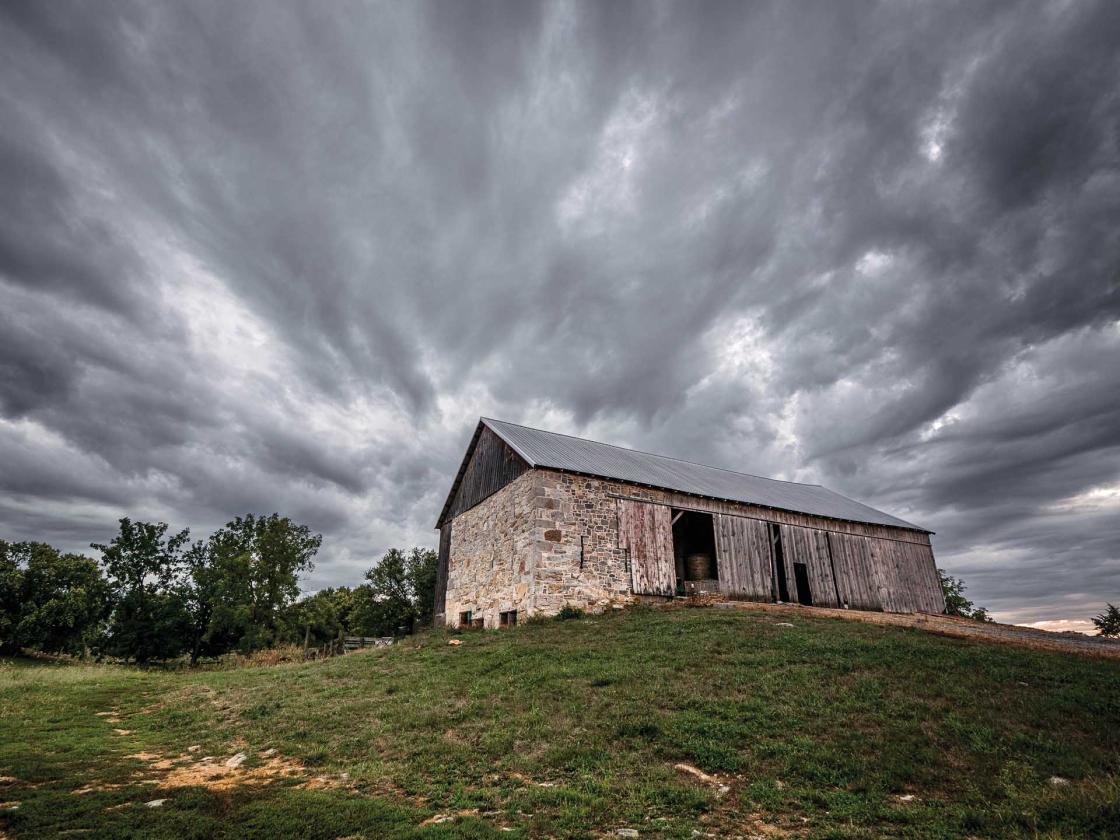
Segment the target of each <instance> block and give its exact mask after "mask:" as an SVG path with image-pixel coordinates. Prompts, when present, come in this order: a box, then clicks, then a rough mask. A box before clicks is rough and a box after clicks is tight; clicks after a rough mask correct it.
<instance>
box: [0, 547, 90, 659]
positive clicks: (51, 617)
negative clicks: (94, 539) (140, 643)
mask: <svg viewBox="0 0 1120 840" xmlns="http://www.w3.org/2000/svg"><path fill="white" fill-rule="evenodd" d="M110 604H111V592H110V589H109V585H108V583H107V582H106V580H105V578H104V577H103V576H102V574H101V570H100V569H99V568H98V566H97V563H96V562H95V561H93V560H91V559H90V558H88V557H84V556H82V555H80V554H62V553H61V552H59V551H58V550H57V549H55V548H53V547H51V546H49V545H47V544H46V543H39V542H22V543H8V542H4V541H2V540H0V647H2V648H3V649H4V651H5V652H8V653H14V652H17V651H18V650H20V649H21V648H25V647H28V648H35V649H37V650H42V651H47V652H50V653H79V652H83V651H84V650H85V649H86V648H87V647H88V646H90V645H92V644H94V642H95V641H96V640H97V637H98V635H99V634H100V632H101V630H102V625H103V623H104V620H105V618H106V616H107V614H108V611H109V608H110Z"/></svg>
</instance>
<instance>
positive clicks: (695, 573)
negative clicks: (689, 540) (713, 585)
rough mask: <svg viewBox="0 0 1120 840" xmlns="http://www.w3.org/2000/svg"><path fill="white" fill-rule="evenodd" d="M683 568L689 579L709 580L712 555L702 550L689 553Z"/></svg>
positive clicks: (710, 577)
mask: <svg viewBox="0 0 1120 840" xmlns="http://www.w3.org/2000/svg"><path fill="white" fill-rule="evenodd" d="M685 568H686V569H687V571H688V579H689V580H711V579H712V555H710V554H704V553H703V552H698V553H696V554H690V555H688V559H687V560H686V561H685Z"/></svg>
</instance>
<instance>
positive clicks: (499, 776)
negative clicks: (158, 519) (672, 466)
mask: <svg viewBox="0 0 1120 840" xmlns="http://www.w3.org/2000/svg"><path fill="white" fill-rule="evenodd" d="M782 620H786V619H785V618H776V617H775V616H773V615H770V614H767V613H761V612H751V611H740V610H712V609H709V610H700V609H695V610H693V609H689V610H671V611H653V610H637V611H629V612H626V613H624V614H616V615H609V616H603V617H599V618H592V619H582V620H573V621H563V622H541V623H533V622H530V623H528V624H526V625H524V626H522V627H519V628H517V629H516V630H514V631H508V632H486V633H482V632H470V633H466V634H464V635H462V636H461V637H460V638H462V639H464V644H463V645H462V646H460V647H452V646H448V645H447V639H448V638H449V636H448V635H447V634H445V633H432V634H430V635H427V636H422V637H417V638H415V639H412V640H409V641H408V642H406V643H404V644H401V645H398V646H396V647H393V648H391V649H383V650H376V651H368V652H363V653H357V654H352V655H350V656H346V657H341V658H338V659H334V660H330V661H327V662H320V663H308V664H299V665H284V666H278V667H273V668H255V669H243V670H230V671H199V672H189V671H187V672H183V671H177V672H172V671H158V670H151V671H143V670H139V669H130V668H123V667H110V666H84V665H42V664H35V663H28V662H24V661H15V662H13V661H8V662H5V663H4V664H2V665H0V774H3V775H4V776H6V777H12V778H11V779H8V780H6V781H4V782H3V783H0V801H3V803H4V806H9V807H0V826H3V827H4V828H5V830H6V831H7V832H8V833H9V834H10V835H11V836H14V837H23V836H27V837H53V836H59V837H64V836H77V837H113V838H119V837H169V838H176V840H184V839H185V838H193V837H199V838H203V837H263V838H268V839H269V840H280V838H287V837H307V838H339V837H366V838H376V839H377V840H383V838H396V837H413V836H415V837H425V838H436V837H480V838H481V837H542V836H554V837H587V836H596V835H606V834H612V835H613V834H614V832H615V830H616V829H618V828H624V827H626V828H636V829H638V830H640V832H641V834H642V836H651V837H656V836H663V837H681V838H691V837H693V836H696V835H694V833H693V832H694V831H698V832H700V833H701V834H711V835H714V836H721V837H722V836H750V835H751V834H759V835H761V834H764V833H765V832H767V831H776V830H781V831H785V832H788V833H789V834H790V835H792V836H798V837H814V838H815V837H819V838H825V837H831V838H860V837H867V838H870V837H931V838H957V837H964V836H975V837H1024V838H1026V837H1045V838H1063V837H1068V838H1075V837H1076V838H1082V837H1102V838H1103V837H1115V836H1117V832H1118V831H1120V664H1118V663H1114V662H1107V661H1097V660H1091V659H1086V658H1079V657H1073V656H1068V655H1062V654H1056V653H1050V652H1043V651H1031V650H1020V649H1017V648H1012V647H1007V646H987V645H983V644H979V643H975V642H969V641H962V640H954V639H945V638H941V637H937V636H932V635H926V634H923V633H920V632H918V631H913V630H905V629H899V628H893V627H878V626H871V625H863V624H859V623H856V622H848V621H838V620H834V619H823V618H814V617H812V616H811V615H808V614H807V615H806V616H805V617H797V618H794V619H792V621H793V622H794V623H795V625H796V626H794V627H792V628H790V627H780V626H778V625H777V622H778V621H782ZM114 709H115V710H117V712H118V714H119V717H120V719H121V720H120V722H118V723H109V722H107V721H106V720H105V718H104V717H99V716H97V715H96V714H95V713H96V712H104V711H109V710H114ZM114 727H118V728H121V729H126V730H128V734H124V735H121V734H116V733H114V731H113V729H114ZM193 745H198V746H200V747H201V750H199V751H198V752H197V753H195V754H194V755H195V756H198V755H206V754H209V755H215V756H219V757H223V758H224V757H227V756H229V755H230V754H232V753H233V752H235V751H238V750H243V751H245V752H246V753H247V754H248V755H249V756H250V759H249V762H248V763H247V765H246V766H251V765H253V764H259V763H260V762H261V761H262V759H261V758H260V753H261V752H262V751H264V750H266V749H269V748H275V749H276V750H278V751H279V754H280V755H282V756H284V757H286V758H290V759H293V760H297V761H299V762H301V763H302V764H304V765H305V766H306V767H307V768H308V772H309V774H310V776H312V777H315V776H322V777H325V778H327V779H330V780H334V781H335V782H336V783H337V784H338V785H339V786H337V787H329V788H327V789H322V790H311V789H306V788H304V787H300V786H299V784H298V783H299V782H300V781H301V779H298V778H290V779H277V780H275V781H273V782H272V783H271V784H268V785H256V786H241V787H234V788H231V789H226V790H213V789H209V788H207V787H201V786H194V787H176V788H171V789H158V790H157V789H156V788H155V787H154V786H153V785H151V784H145V783H144V780H145V779H152V778H155V777H157V776H158V775H159V773H157V772H153V771H152V770H151V769H150V768H149V767H148V764H147V763H146V762H145V761H142V760H139V759H134V758H126V756H128V755H130V754H133V753H136V752H138V751H141V750H144V751H147V752H150V753H156V754H159V755H161V756H176V755H178V754H180V753H182V752H184V751H185V750H187V748H188V747H190V746H193ZM678 762H686V763H689V764H692V765H695V766H696V767H698V768H700V769H701V770H703V771H705V772H707V773H709V774H713V775H715V776H717V777H719V778H720V779H721V780H722V781H723V783H725V784H727V785H729V786H730V790H729V791H728V792H727V793H726V794H725V795H723V796H720V795H719V794H718V791H717V789H716V787H714V786H713V785H710V784H705V783H703V782H701V781H698V780H696V779H694V778H692V777H690V776H688V775H686V774H683V773H681V772H678V771H677V770H675V769H674V767H673V765H674V764H676V763H678ZM343 774H347V776H346V777H345V779H344V778H343ZM1051 776H1061V777H1063V778H1065V779H1068V780H1069V784H1066V785H1053V784H1050V783H1049V781H1048V779H1049V778H1050V777H1051ZM89 786H94V787H96V788H98V790H93V791H91V792H88V793H82V794H77V793H74V791H76V790H80V789H82V788H85V787H89ZM906 795H912V796H913V797H914V798H913V799H912V800H910V801H903V800H901V799H900V797H902V796H906ZM155 798H166V799H167V801H166V802H165V803H164V804H163V806H162V807H160V808H148V807H145V806H144V804H143V803H144V802H146V801H149V800H151V799H155ZM14 802H18V803H19V805H18V807H17V808H14V809H13V808H11V807H10V805H11V803H14ZM460 812H471V813H469V814H466V815H464V816H459V817H455V818H454V819H450V820H448V821H446V822H441V823H437V824H429V825H425V826H421V823H422V822H424V821H425V820H426V819H428V818H430V817H433V816H435V815H436V814H452V815H454V814H458V813H460Z"/></svg>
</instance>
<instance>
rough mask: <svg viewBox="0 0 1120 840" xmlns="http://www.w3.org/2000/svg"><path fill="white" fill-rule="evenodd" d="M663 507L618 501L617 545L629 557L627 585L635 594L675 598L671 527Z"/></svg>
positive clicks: (668, 515) (629, 500) (665, 508)
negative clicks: (628, 582) (623, 549)
mask: <svg viewBox="0 0 1120 840" xmlns="http://www.w3.org/2000/svg"><path fill="white" fill-rule="evenodd" d="M670 513H671V511H670V509H669V508H668V507H666V506H665V505H653V504H649V503H647V502H635V501H633V500H631V499H619V500H618V545H619V548H625V549H626V550H627V552H629V555H630V584H631V588H632V589H633V592H634V594H635V595H675V594H676V591H677V569H676V563H675V560H674V557H673V525H672V519H671V517H670Z"/></svg>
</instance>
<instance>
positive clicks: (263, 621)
mask: <svg viewBox="0 0 1120 840" xmlns="http://www.w3.org/2000/svg"><path fill="white" fill-rule="evenodd" d="M119 526H120V528H119V531H118V533H117V535H116V536H115V537H113V539H112V540H110V541H109V542H108V543H105V544H101V543H91V545H90V547H91V548H93V549H95V550H97V551H98V552H99V553H100V557H99V558H98V559H94V558H91V557H88V556H86V555H84V554H72V553H63V552H60V551H58V550H57V549H55V548H54V547H52V546H50V545H48V544H46V543H42V542H18V543H12V542H6V541H4V540H0V652H3V653H14V652H18V651H21V650H24V649H32V650H38V651H43V652H47V653H67V654H80V655H92V656H97V657H116V658H120V659H124V660H126V661H133V662H140V663H145V662H152V661H159V660H169V659H175V658H178V657H185V656H189V658H190V661H191V663H192V664H193V663H196V662H198V661H199V659H202V658H206V657H216V656H221V655H223V654H227V653H232V652H238V653H249V652H252V651H254V650H260V649H262V648H269V647H275V646H277V645H280V644H286V643H303V644H307V645H319V644H323V643H325V642H326V641H329V640H330V639H334V638H337V637H338V636H339V634H340V633H342V634H356V635H367V636H389V635H398V634H401V633H410V632H412V631H413V629H415V628H416V627H417V626H419V625H424V624H427V623H429V622H430V621H431V617H432V608H433V601H434V595H435V581H436V554H435V552H434V551H431V550H430V549H423V548H413V549H412V550H411V551H409V552H407V553H406V552H404V551H401V550H399V549H395V548H394V549H390V550H389V551H388V552H387V553H386V554H385V556H384V557H383V558H382V560H381V562H380V563H378V564H376V565H374V566H373V567H372V568H371V569H370V570H369V571H368V572H366V575H365V582H364V583H362V584H361V585H359V586H355V587H345V586H344V587H336V588H330V589H324V590H321V591H319V592H316V593H314V594H312V595H307V596H304V597H300V594H299V578H300V576H301V575H303V574H305V573H307V572H310V571H311V570H312V569H313V567H314V558H315V555H316V553H317V552H318V550H319V546H320V544H321V543H322V536H321V535H319V534H314V533H312V532H311V530H310V529H309V528H308V527H307V526H306V525H299V524H297V523H295V522H293V521H292V520H291V519H289V518H288V517H286V516H280V515H279V514H277V513H273V514H271V515H268V516H263V515H262V516H254V515H252V514H249V515H247V516H243V517H242V516H239V517H237V518H236V519H234V520H233V521H231V522H228V523H226V525H224V526H223V527H221V528H219V529H218V530H217V531H215V532H214V533H213V534H211V535H210V536H209V537H208V538H207V539H205V540H196V541H194V542H192V541H191V539H190V532H189V530H186V529H184V530H182V531H179V532H174V533H172V532H170V530H169V526H168V525H167V523H165V522H133V521H132V520H131V519H129V518H127V517H126V518H124V519H121V520H120V521H119Z"/></svg>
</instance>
